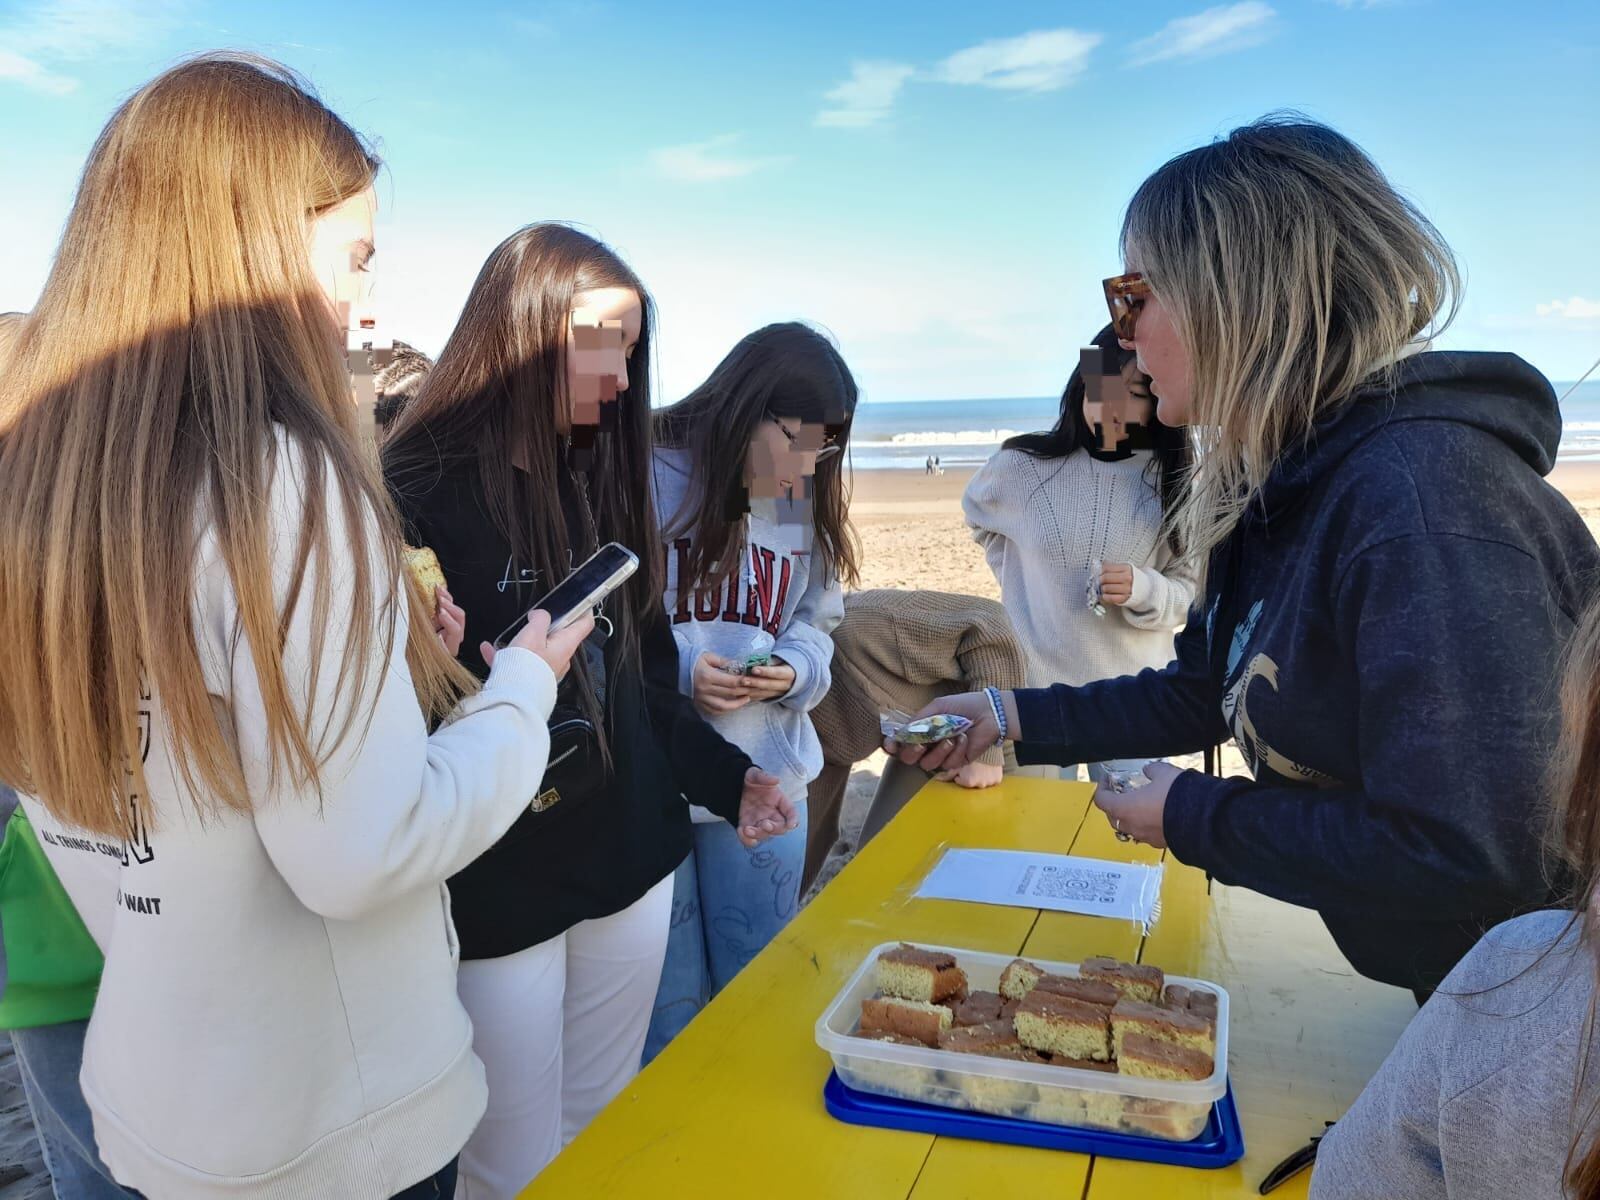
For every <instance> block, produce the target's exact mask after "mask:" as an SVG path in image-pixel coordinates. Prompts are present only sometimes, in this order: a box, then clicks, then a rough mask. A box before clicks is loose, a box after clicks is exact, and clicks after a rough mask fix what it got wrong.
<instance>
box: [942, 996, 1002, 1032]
mask: <svg viewBox="0 0 1600 1200" xmlns="http://www.w3.org/2000/svg"><path fill="white" fill-rule="evenodd" d="M943 1003H944V1004H945V1006H946V1007H948V1008H949V1009H950V1011H951V1013H952V1014H953V1015H954V1016H955V1023H956V1024H957V1025H987V1024H989V1023H991V1022H993V1021H1000V1020H1004V1019H1005V1018H1007V1017H1008V1016H1009V1015H1010V1014H1009V1013H1007V1012H1006V1005H1007V1003H1008V1002H1007V1000H1006V998H1005V997H1004V996H1002V995H1000V993H999V992H973V993H972V994H971V995H970V996H968V997H967V998H966V999H965V1000H957V999H955V998H954V997H950V998H949V999H947V1000H945V1001H943Z"/></svg>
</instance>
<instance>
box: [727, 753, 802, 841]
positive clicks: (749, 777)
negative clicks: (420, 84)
mask: <svg viewBox="0 0 1600 1200" xmlns="http://www.w3.org/2000/svg"><path fill="white" fill-rule="evenodd" d="M799 827H800V816H799V814H798V813H796V812H795V809H794V805H793V804H792V803H791V802H790V800H789V797H787V796H785V795H784V794H783V788H782V786H781V785H780V784H779V783H778V777H777V776H776V775H769V774H767V772H765V771H763V770H762V769H761V768H760V767H751V768H750V769H749V770H748V771H746V772H745V773H744V792H743V793H742V794H741V795H740V797H739V823H738V824H737V825H735V826H734V832H735V833H737V834H738V835H739V842H740V844H741V845H743V846H744V847H745V849H747V850H749V849H754V848H755V847H756V846H759V845H760V844H761V843H762V842H764V841H766V840H767V839H768V838H775V837H781V836H782V835H783V834H786V833H788V832H789V831H790V830H792V829H798V828H799Z"/></svg>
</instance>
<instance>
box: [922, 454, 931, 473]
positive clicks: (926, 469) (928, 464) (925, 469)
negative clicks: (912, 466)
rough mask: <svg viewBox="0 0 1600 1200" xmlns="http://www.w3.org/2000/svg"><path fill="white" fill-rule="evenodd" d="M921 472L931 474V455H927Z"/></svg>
mask: <svg viewBox="0 0 1600 1200" xmlns="http://www.w3.org/2000/svg"><path fill="white" fill-rule="evenodd" d="M922 473H923V474H924V475H932V474H933V455H931V454H930V455H928V461H927V462H926V463H925V464H924V465H923V468H922Z"/></svg>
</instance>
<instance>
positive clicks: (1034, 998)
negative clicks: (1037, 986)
mask: <svg viewBox="0 0 1600 1200" xmlns="http://www.w3.org/2000/svg"><path fill="white" fill-rule="evenodd" d="M1109 1016H1110V1014H1109V1012H1108V1011H1107V1010H1106V1009H1104V1008H1102V1007H1100V1006H1099V1005H1098V1004H1087V1003H1085V1002H1084V1001H1082V1000H1074V999H1072V998H1071V997H1069V996H1058V995H1056V994H1054V993H1053V992H1041V991H1038V990H1034V991H1031V992H1029V993H1028V995H1027V997H1026V998H1025V999H1024V1000H1023V1001H1022V1003H1021V1004H1019V1005H1018V1006H1017V1014H1016V1016H1014V1017H1013V1018H1012V1024H1013V1025H1014V1026H1015V1027H1016V1031H1017V1037H1018V1038H1020V1039H1021V1040H1022V1043H1023V1045H1025V1046H1029V1047H1031V1048H1033V1049H1034V1050H1040V1051H1044V1052H1047V1053H1050V1054H1060V1055H1064V1056H1065V1057H1067V1058H1092V1059H1095V1060H1096V1061H1099V1062H1104V1061H1106V1060H1107V1059H1109V1058H1110V1057H1111V1025H1110V1022H1109V1020H1108V1017H1109Z"/></svg>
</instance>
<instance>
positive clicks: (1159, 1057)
mask: <svg viewBox="0 0 1600 1200" xmlns="http://www.w3.org/2000/svg"><path fill="white" fill-rule="evenodd" d="M1117 1069H1118V1070H1120V1071H1121V1072H1122V1073H1123V1074H1124V1075H1132V1076H1136V1077H1138V1078H1140V1079H1171V1080H1176V1081H1179V1082H1182V1083H1192V1082H1193V1081H1195V1080H1197V1079H1210V1078H1211V1073H1212V1071H1213V1070H1215V1069H1216V1061H1215V1060H1214V1059H1213V1058H1212V1057H1211V1055H1209V1054H1205V1053H1202V1052H1201V1051H1199V1050H1195V1049H1192V1048H1191V1047H1188V1046H1179V1045H1175V1044H1174V1043H1172V1042H1167V1041H1162V1040H1161V1039H1160V1038H1153V1037H1150V1036H1149V1035H1148V1034H1143V1033H1130V1034H1128V1035H1127V1036H1125V1037H1124V1038H1123V1039H1122V1045H1121V1047H1119V1049H1118V1052H1117Z"/></svg>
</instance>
